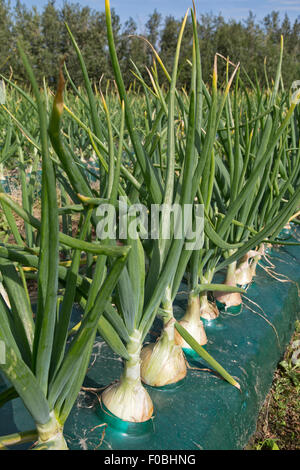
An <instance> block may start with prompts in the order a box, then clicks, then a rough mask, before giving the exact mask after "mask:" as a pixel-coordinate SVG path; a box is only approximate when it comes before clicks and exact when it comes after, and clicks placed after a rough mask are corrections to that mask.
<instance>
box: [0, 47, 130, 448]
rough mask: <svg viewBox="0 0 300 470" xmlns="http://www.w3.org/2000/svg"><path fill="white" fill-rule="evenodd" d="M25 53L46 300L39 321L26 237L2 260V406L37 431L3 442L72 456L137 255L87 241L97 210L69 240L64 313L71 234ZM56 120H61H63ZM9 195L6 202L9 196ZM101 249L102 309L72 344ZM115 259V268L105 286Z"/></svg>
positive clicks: (39, 264)
mask: <svg viewBox="0 0 300 470" xmlns="http://www.w3.org/2000/svg"><path fill="white" fill-rule="evenodd" d="M19 51H20V55H21V58H22V60H23V63H24V66H25V68H26V70H27V73H28V76H29V78H30V81H31V84H32V89H33V92H34V96H35V99H36V110H37V112H38V117H39V133H40V144H41V156H42V199H41V220H40V221H38V224H35V225H37V226H35V225H32V227H34V228H37V229H38V231H39V239H40V243H39V247H38V248H37V249H36V253H37V255H36V254H35V255H29V257H30V256H32V258H34V259H31V262H32V263H33V264H34V263H36V269H37V283H38V300H37V310H36V313H35V315H34V314H33V311H32V306H31V303H30V299H29V294H28V289H27V285H26V281H25V277H24V274H23V267H26V266H28V264H27V260H28V258H27V257H28V248H27V249H26V247H25V246H24V244H23V243H22V242H23V241H22V238H21V237H20V236H16V237H15V238H16V239H17V241H20V244H18V245H16V247H15V250H13V249H11V248H7V247H3V248H2V255H3V257H2V256H0V270H1V275H2V282H3V286H4V288H5V292H6V296H5V295H4V293H3V291H1V296H0V340H1V341H2V342H3V343H4V345H5V363H4V364H1V365H0V370H1V372H2V373H3V374H4V376H5V377H6V378H7V380H8V381H9V382H10V384H11V388H8V389H7V390H6V391H4V393H2V394H1V399H0V402H1V403H2V404H3V403H4V402H5V401H7V400H9V399H12V398H15V397H16V396H19V397H20V398H21V400H22V401H23V403H24V405H25V407H26V408H27V409H28V411H29V412H30V414H31V416H32V418H33V420H34V422H35V425H36V428H35V429H34V430H31V431H28V432H24V433H20V434H18V435H12V436H4V437H2V438H1V439H0V442H1V446H2V447H3V446H5V445H10V444H13V443H19V442H28V441H29V440H30V441H34V440H35V441H36V444H35V447H34V448H35V449H66V448H67V444H66V441H65V438H64V435H63V426H64V423H65V421H66V419H67V417H68V415H69V413H70V411H71V408H72V406H73V404H74V402H75V399H76V397H77V394H78V392H79V390H80V387H81V385H82V382H83V379H84V376H85V373H86V369H87V367H88V364H89V360H90V355H91V350H92V346H93V342H94V338H95V334H96V331H97V325H98V322H99V319H100V316H101V314H102V313H103V311H104V309H105V306H106V303H107V302H108V300H109V298H110V296H111V294H112V291H113V289H114V287H115V285H116V283H117V280H118V278H119V276H120V274H121V271H122V269H123V267H124V265H125V263H126V258H127V255H128V251H129V250H130V248H129V247H126V246H123V247H105V246H101V245H100V244H99V243H90V242H86V241H85V238H86V234H87V230H88V228H89V225H90V218H91V215H92V208H88V209H87V210H85V211H84V214H83V218H82V224H81V227H80V228H79V233H78V238H73V239H72V238H71V237H69V239H70V240H71V241H72V243H71V244H72V248H73V253H72V262H71V266H70V268H69V269H68V270H67V274H66V273H65V293H64V298H63V302H62V304H61V308H58V305H59V303H58V287H59V285H58V281H59V272H60V269H59V263H60V250H61V242H62V240H61V236H62V235H64V234H60V232H59V212H58V205H57V196H56V176H55V168H54V164H53V162H52V160H51V158H50V152H49V150H50V145H49V139H48V135H47V127H48V117H47V113H46V108H45V103H44V101H43V99H42V96H41V94H40V91H39V88H38V85H37V83H36V80H35V77H34V74H33V72H32V68H31V66H30V64H29V62H28V59H27V57H26V55H25V54H24V52H23V50H22V48H21V47H20V46H19ZM52 118H53V119H55V116H54V117H52ZM1 195H2V197H5V195H4V194H3V193H1ZM8 199H9V198H8ZM3 201H4V199H2V202H3ZM14 204H15V203H13V202H11V207H12V208H14V209H15V208H16V207H17V206H16V204H15V206H14ZM3 205H5V203H4V202H3ZM6 207H7V214H8V215H9V222H10V223H11V224H12V227H14V228H15V226H14V225H13V222H12V220H13V218H12V211H11V207H9V206H8V204H7V203H6ZM22 211H23V212H24V213H25V216H26V218H27V220H26V222H27V223H28V224H30V223H31V222H32V219H33V217H32V216H30V214H28V213H27V212H26V206H25V207H24V208H23V209H22V208H21V211H19V212H20V214H21V213H22ZM63 238H64V237H63ZM64 242H66V244H68V237H67V238H66V236H65V238H64ZM29 250H30V249H29ZM95 250H96V251H98V254H99V256H98V258H101V259H102V260H104V261H103V273H102V274H103V279H102V283H100V284H99V283H97V284H96V285H95V283H94V282H92V283H91V285H90V289H91V290H93V291H94V292H95V293H96V295H95V296H94V303H93V305H92V306H91V307H90V308H89V309H88V310H85V312H84V315H83V320H82V324H81V328H80V329H79V330H78V332H77V334H76V335H75V336H74V338H73V339H72V341H71V343H70V344H67V336H68V328H69V323H70V318H71V313H72V307H73V303H74V301H75V296H76V287H77V282H76V280H77V276H78V270H79V265H80V255H81V252H82V251H85V252H93V253H94V252H95ZM14 252H15V254H16V256H14ZM18 255H19V257H18ZM107 256H109V259H110V260H111V262H110V268H109V271H108V273H107V274H106V277H105V279H104V274H105V272H106V269H105V266H106V260H107V259H108V258H107ZM22 261H23V262H22Z"/></svg>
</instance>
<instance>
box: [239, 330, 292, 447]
mask: <svg viewBox="0 0 300 470" xmlns="http://www.w3.org/2000/svg"><path fill="white" fill-rule="evenodd" d="M296 341H297V346H296V347H297V351H299V353H298V359H299V357H300V347H299V344H300V322H297V324H296V331H295V334H294V335H293V337H292V339H291V342H290V344H289V346H288V348H287V350H286V352H285V355H284V358H283V361H281V362H280V363H279V364H278V368H277V370H276V371H275V374H274V379H273V383H272V388H271V390H270V392H269V394H268V395H267V397H266V400H265V402H264V405H263V407H262V409H261V411H260V414H259V417H258V421H257V428H256V432H255V434H254V435H253V436H252V438H251V440H250V442H249V444H248V445H247V447H246V449H245V450H299V449H300V419H299V418H300V365H299V363H298V365H295V363H293V362H292V356H293V354H294V355H295V342H296Z"/></svg>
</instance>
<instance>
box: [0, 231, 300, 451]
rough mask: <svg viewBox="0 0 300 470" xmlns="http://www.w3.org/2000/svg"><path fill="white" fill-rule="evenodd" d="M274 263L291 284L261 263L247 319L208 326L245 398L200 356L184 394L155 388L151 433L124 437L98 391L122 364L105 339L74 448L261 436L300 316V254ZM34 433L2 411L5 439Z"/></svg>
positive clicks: (215, 443) (166, 445)
mask: <svg viewBox="0 0 300 470" xmlns="http://www.w3.org/2000/svg"><path fill="white" fill-rule="evenodd" d="M294 237H296V238H298V239H299V238H300V231H299V230H298V231H296V229H294ZM293 239H294V238H291V239H290V240H291V241H293ZM298 241H299V240H298ZM269 259H270V261H271V262H272V263H273V264H274V267H273V268H271V271H272V272H276V273H280V274H281V275H283V276H286V277H282V276H277V277H278V278H279V277H280V278H281V279H282V280H284V281H287V282H279V281H278V280H276V279H275V278H274V277H272V276H271V275H270V274H268V273H267V272H266V271H265V269H266V268H267V267H270V265H269V264H268V263H267V262H266V261H263V262H261V264H262V266H263V268H265V269H263V268H262V267H258V269H257V276H256V277H255V280H254V282H253V283H252V284H251V285H250V287H249V288H248V290H247V294H246V296H245V297H244V305H243V308H242V310H241V312H240V313H236V314H233V313H229V312H222V313H221V315H220V317H219V318H218V319H217V320H216V321H214V322H210V323H209V324H208V323H206V324H205V329H206V333H207V336H208V344H207V345H206V346H205V347H206V349H207V351H208V352H209V353H210V354H211V355H212V356H213V357H214V358H215V359H216V360H217V361H218V362H220V364H221V365H222V366H223V367H225V369H226V370H227V371H228V372H229V373H230V374H231V375H233V376H234V377H235V378H237V380H238V381H239V383H240V385H241V391H239V390H237V389H236V388H234V387H232V386H231V385H229V384H228V383H227V382H225V381H223V380H222V379H221V378H220V377H219V376H217V375H216V374H215V373H213V372H212V371H211V370H210V369H209V368H208V365H207V364H205V363H204V361H202V360H201V358H199V357H194V356H192V357H189V363H190V366H191V369H189V370H188V374H187V378H186V379H185V380H184V381H183V382H182V383H181V384H180V385H179V386H178V387H175V388H169V389H164V390H156V389H154V388H151V387H147V390H148V391H149V394H150V395H151V398H152V400H153V403H154V411H155V416H154V419H153V420H152V424H153V425H152V426H147V427H146V428H144V430H143V432H139V431H138V430H137V432H133V433H132V432H130V433H126V432H124V430H123V431H120V430H117V429H116V428H115V427H114V426H113V425H112V423H108V422H107V421H109V420H108V419H106V417H105V413H104V414H103V413H101V410H100V401H99V396H97V390H95V389H99V390H98V395H99V394H100V393H101V390H100V389H101V388H102V387H105V386H107V385H108V384H109V383H111V382H113V381H114V380H117V379H118V378H119V376H120V374H121V371H122V361H121V360H120V358H118V357H117V356H116V355H115V354H114V353H113V352H112V351H111V350H110V349H109V347H108V346H107V345H106V343H105V342H104V341H103V340H102V338H101V337H97V340H96V342H95V345H94V349H93V355H92V358H91V363H90V367H89V369H88V372H87V375H86V379H85V383H84V386H85V387H86V388H90V389H91V390H90V391H87V390H82V391H81V392H80V394H79V397H78V399H77V402H76V404H75V406H74V408H73V410H72V412H71V414H70V416H69V418H68V420H67V422H66V425H65V436H66V440H67V442H68V446H69V448H70V449H96V448H97V449H99V450H124V449H126V450H139V449H149V450H200V449H205V450H210V449H215V450H221V449H226V450H235V449H236V450H238V449H243V448H244V447H245V445H246V444H247V442H248V441H249V439H250V437H251V435H252V434H253V432H254V431H255V427H256V421H257V417H258V413H259V410H260V408H261V406H262V404H263V402H264V400H265V397H266V395H267V393H268V391H269V389H270V386H271V383H272V379H273V374H274V371H275V369H276V366H277V363H278V361H279V360H280V359H281V357H282V355H283V353H284V351H285V349H286V346H287V344H288V343H289V341H290V338H291V336H292V334H293V331H294V325H295V321H296V320H297V319H298V318H299V313H300V301H299V296H298V287H297V282H298V281H299V282H300V263H299V262H300V249H299V247H296V246H285V247H281V248H278V247H273V248H272V250H271V251H270V254H269ZM223 274H224V273H223ZM223 274H222V275H223ZM220 280H222V279H221V277H220V276H218V281H220ZM183 290H186V287H185V286H184V285H182V286H181V292H180V294H179V295H178V296H177V298H176V302H175V315H176V317H177V318H178V319H179V318H180V317H181V316H182V315H183V313H184V311H185V308H186V304H187V295H186V293H185V292H182V291H183ZM75 313H76V312H75ZM77 315H78V312H77ZM3 388H5V387H4V382H3V380H2V389H3ZM0 390H1V377H0ZM32 427H33V423H32V421H31V418H30V417H29V416H28V413H27V411H26V410H25V409H24V407H23V405H22V403H21V402H20V400H19V399H16V400H13V401H12V402H10V403H7V404H6V405H5V406H4V407H3V408H1V409H0V434H1V435H2V434H9V433H13V432H16V431H17V430H19V431H24V430H28V429H31V428H32ZM125 431H126V429H125ZM100 444H101V445H100ZM19 448H20V447H19Z"/></svg>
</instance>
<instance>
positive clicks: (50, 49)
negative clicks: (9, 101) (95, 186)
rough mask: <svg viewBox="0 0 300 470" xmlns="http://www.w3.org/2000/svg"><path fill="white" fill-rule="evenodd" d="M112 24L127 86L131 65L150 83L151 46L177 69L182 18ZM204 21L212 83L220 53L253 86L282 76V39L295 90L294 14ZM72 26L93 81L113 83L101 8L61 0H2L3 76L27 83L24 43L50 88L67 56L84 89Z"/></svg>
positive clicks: (188, 34) (298, 37)
mask: <svg viewBox="0 0 300 470" xmlns="http://www.w3.org/2000/svg"><path fill="white" fill-rule="evenodd" d="M112 20H113V28H114V34H115V40H116V45H117V50H118V56H119V60H120V66H121V70H122V72H123V76H124V81H125V84H126V86H127V87H129V86H130V85H132V84H133V83H134V76H133V74H132V72H131V71H132V70H133V66H132V62H131V61H133V62H134V63H135V64H136V66H137V67H138V68H139V70H140V71H141V73H142V75H143V76H144V78H145V79H146V80H148V81H149V73H148V70H151V67H152V66H153V53H152V51H151V47H150V46H149V43H147V41H149V42H150V43H151V44H152V45H153V47H155V49H156V50H157V52H158V53H159V55H160V57H161V59H162V61H163V62H164V64H165V66H166V68H167V69H169V70H170V69H171V68H172V62H173V58H174V54H175V49H176V41H177V37H178V33H179V29H180V25H181V21H180V20H178V19H176V18H174V16H172V15H171V14H170V15H169V16H166V17H164V18H163V17H162V15H161V14H160V13H159V12H158V11H157V10H155V11H154V12H153V13H152V14H151V15H149V17H148V21H147V22H146V24H145V25H144V26H143V28H142V30H141V29H138V26H137V23H136V21H135V20H134V19H133V18H130V19H129V20H128V21H126V22H125V23H124V24H121V22H120V18H119V17H118V15H117V14H116V12H115V11H114V10H112ZM198 22H199V25H198V28H199V39H200V47H201V58H202V69H203V80H204V82H205V83H209V82H210V80H211V74H212V69H213V61H214V56H215V54H216V53H219V54H220V55H221V56H223V57H224V58H227V57H228V58H229V59H230V61H231V62H233V63H237V62H240V64H241V71H242V73H245V76H246V74H247V75H248V77H249V79H251V80H252V81H254V82H255V81H256V80H258V81H259V83H260V84H261V85H262V86H264V85H266V84H268V81H270V80H272V78H273V77H274V76H275V72H276V66H277V63H278V54H279V47H280V37H281V35H283V37H284V57H283V67H282V71H283V83H284V85H285V86H286V87H288V86H290V85H291V83H292V82H293V81H294V80H297V79H300V16H299V17H298V18H297V19H296V20H295V21H294V23H292V22H291V21H290V20H289V18H288V16H287V15H285V16H284V18H281V17H280V15H279V12H276V11H272V12H270V13H269V14H268V15H267V16H266V17H265V18H264V19H263V21H260V22H259V21H257V20H256V18H255V15H254V14H253V13H252V12H251V11H249V14H248V17H247V18H246V19H245V20H243V21H236V20H233V19H232V20H228V21H225V19H224V17H223V16H222V15H220V14H219V15H212V14H199V13H198ZM65 23H67V24H68V26H69V27H70V29H71V31H72V33H73V35H74V36H75V38H76V41H77V43H78V45H79V47H80V49H81V51H82V54H83V56H84V59H85V62H86V65H87V69H88V72H89V76H90V78H91V79H92V80H93V81H94V82H95V83H99V80H100V78H101V77H102V83H103V84H105V82H107V80H108V79H112V77H113V74H112V69H111V64H110V60H109V52H108V46H107V40H106V23H105V14H104V11H95V10H92V9H91V8H89V7H82V6H81V5H79V4H78V3H70V2H67V1H66V2H64V4H63V6H62V7H61V8H58V7H56V5H55V0H49V1H48V3H47V4H46V6H45V7H44V8H43V10H42V11H41V12H40V11H38V10H37V8H36V7H32V8H28V7H26V5H25V4H22V3H21V2H20V1H19V0H17V2H16V4H15V6H14V8H12V7H11V5H10V2H9V0H0V41H1V48H0V73H1V74H3V75H5V76H11V77H13V80H16V81H18V82H23V83H26V80H27V78H26V75H25V73H24V68H23V66H22V64H21V61H20V59H19V56H18V54H17V50H16V44H17V41H18V40H19V41H20V42H21V44H22V46H23V48H24V49H25V51H26V52H27V54H28V56H29V58H30V60H31V63H32V64H33V65H34V69H35V71H36V76H37V78H38V80H39V82H40V83H42V81H43V77H45V79H46V82H47V83H48V84H49V85H50V86H53V87H54V86H55V85H56V80H57V75H58V64H59V62H60V59H61V57H62V56H65V57H66V64H67V68H68V71H69V73H70V76H71V77H72V80H73V81H74V82H75V84H76V85H80V84H82V76H81V72H80V70H79V66H78V62H77V58H76V54H75V51H74V49H73V47H72V45H71V41H70V38H69V36H68V33H67V30H66V27H65ZM191 29H192V24H191V21H190V20H189V21H188V23H187V26H186V30H185V34H184V38H183V44H182V50H181V58H180V59H181V61H180V64H181V68H180V75H179V77H178V86H179V87H184V86H185V87H186V88H188V86H189V83H188V77H189V76H190V73H189V67H190V65H189V62H188V60H189V59H190V58H191V55H192V31H191ZM141 36H142V37H143V38H144V39H143V38H142V37H141ZM145 39H146V40H147V41H145ZM218 63H219V66H218V71H219V77H221V78H222V79H224V77H225V72H226V61H225V60H224V59H222V58H220V59H219V60H218ZM147 69H148V70H147ZM266 71H267V73H266ZM158 73H159V76H160V80H161V83H163V82H164V81H166V78H165V76H164V74H163V72H162V71H161V70H160V68H159V67H158Z"/></svg>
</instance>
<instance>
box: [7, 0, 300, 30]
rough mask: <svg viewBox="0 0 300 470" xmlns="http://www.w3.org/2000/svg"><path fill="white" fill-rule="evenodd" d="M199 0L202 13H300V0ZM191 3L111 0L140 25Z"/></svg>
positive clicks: (96, 0)
mask: <svg viewBox="0 0 300 470" xmlns="http://www.w3.org/2000/svg"><path fill="white" fill-rule="evenodd" d="M21 1H22V0H21ZM73 2H74V3H79V4H80V5H82V6H89V7H90V8H92V9H95V10H100V11H103V10H104V0H77V1H76V0H73ZM22 3H24V4H26V5H27V6H28V7H31V6H32V5H39V7H42V6H43V5H45V4H46V3H47V0H39V1H37V0H23V1H22ZM62 3H63V1H62V0H56V5H57V6H58V7H59V6H61V5H62ZM195 3H196V7H197V10H198V12H199V13H210V12H212V13H213V14H218V13H222V15H223V16H224V17H225V18H226V19H229V18H234V19H236V20H243V19H245V18H246V17H247V16H248V12H249V10H252V11H253V13H254V14H255V15H256V19H257V21H260V20H261V19H262V18H263V17H264V16H266V15H267V14H268V13H269V12H271V11H272V10H276V11H279V12H280V14H281V16H282V17H283V15H284V14H285V13H287V14H288V16H289V18H290V20H291V21H294V20H295V19H296V18H297V17H298V16H300V0H251V2H249V1H248V0H226V1H224V0H210V1H209V0H195ZM12 4H14V1H12ZM191 4H192V0H147V1H143V0H111V7H112V8H115V10H116V12H117V14H118V15H119V16H120V18H121V22H122V23H124V22H125V21H126V19H128V18H129V17H130V16H132V17H133V18H134V20H135V21H136V23H137V24H138V26H139V27H140V28H141V27H142V26H143V25H144V24H145V22H146V21H147V18H148V15H149V14H151V13H152V12H153V11H154V9H155V8H156V9H157V10H158V11H159V12H160V13H161V14H162V15H163V16H166V15H168V14H171V15H173V16H175V17H176V18H181V17H182V16H183V15H184V14H185V12H186V9H187V8H188V7H190V6H191ZM39 9H40V8H39Z"/></svg>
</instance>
